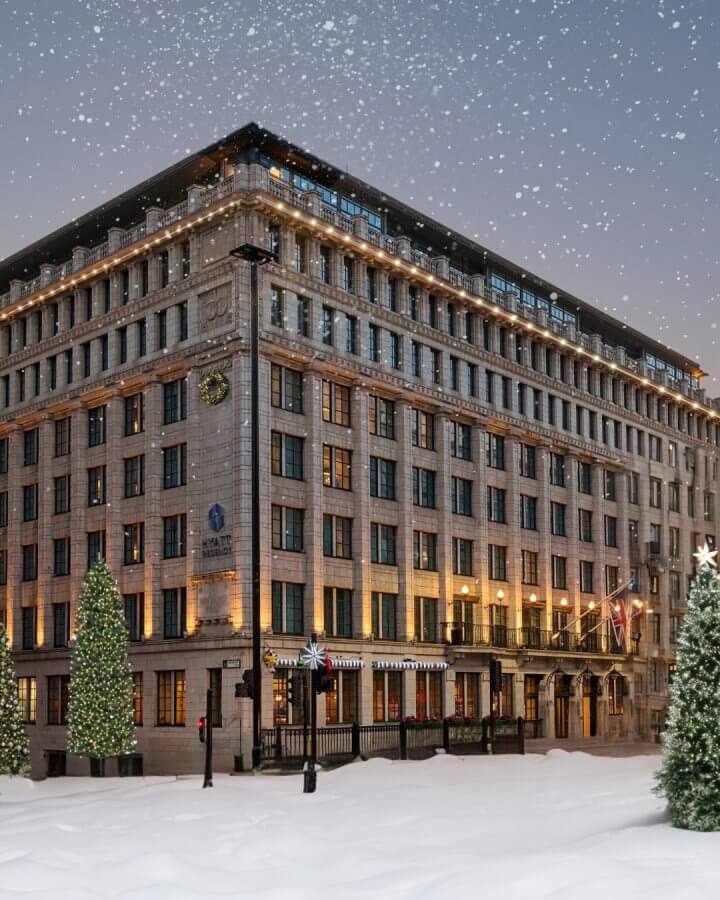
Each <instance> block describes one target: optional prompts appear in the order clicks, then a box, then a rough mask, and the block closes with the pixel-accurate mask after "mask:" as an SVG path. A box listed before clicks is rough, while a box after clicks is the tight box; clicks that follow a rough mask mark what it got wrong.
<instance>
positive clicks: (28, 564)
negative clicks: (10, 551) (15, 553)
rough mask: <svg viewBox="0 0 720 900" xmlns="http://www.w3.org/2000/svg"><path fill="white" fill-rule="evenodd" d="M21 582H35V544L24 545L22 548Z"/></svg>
mask: <svg viewBox="0 0 720 900" xmlns="http://www.w3.org/2000/svg"><path fill="white" fill-rule="evenodd" d="M22 580H23V581H36V580H37V544H25V545H24V546H23V548H22Z"/></svg>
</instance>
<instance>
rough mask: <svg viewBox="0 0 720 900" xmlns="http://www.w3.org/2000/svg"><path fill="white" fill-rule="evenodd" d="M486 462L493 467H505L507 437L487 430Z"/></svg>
mask: <svg viewBox="0 0 720 900" xmlns="http://www.w3.org/2000/svg"><path fill="white" fill-rule="evenodd" d="M485 462H486V464H487V465H488V466H489V468H491V469H504V468H505V438H504V437H502V435H499V434H493V433H492V432H490V431H486V432H485Z"/></svg>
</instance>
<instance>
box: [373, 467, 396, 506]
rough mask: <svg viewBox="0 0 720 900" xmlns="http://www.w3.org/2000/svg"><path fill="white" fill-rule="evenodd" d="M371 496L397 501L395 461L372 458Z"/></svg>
mask: <svg viewBox="0 0 720 900" xmlns="http://www.w3.org/2000/svg"><path fill="white" fill-rule="evenodd" d="M370 496H371V497H379V498H381V499H383V500H395V499H396V494H395V462H394V460H391V459H380V458H379V457H377V456H371V457H370Z"/></svg>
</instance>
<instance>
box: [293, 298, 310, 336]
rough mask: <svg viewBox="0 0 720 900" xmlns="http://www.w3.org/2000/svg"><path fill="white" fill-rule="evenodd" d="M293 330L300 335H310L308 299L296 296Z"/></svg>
mask: <svg viewBox="0 0 720 900" xmlns="http://www.w3.org/2000/svg"><path fill="white" fill-rule="evenodd" d="M295 313H296V319H295V332H296V333H297V334H298V335H299V336H300V337H310V299H309V298H308V297H301V296H298V298H297V300H296V302H295Z"/></svg>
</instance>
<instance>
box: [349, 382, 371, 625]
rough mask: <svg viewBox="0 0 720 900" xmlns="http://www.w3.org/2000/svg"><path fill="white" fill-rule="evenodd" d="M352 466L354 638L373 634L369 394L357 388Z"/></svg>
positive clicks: (353, 395) (353, 414)
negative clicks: (353, 507) (371, 607)
mask: <svg viewBox="0 0 720 900" xmlns="http://www.w3.org/2000/svg"><path fill="white" fill-rule="evenodd" d="M352 422H353V467H352V486H353V501H354V506H355V514H354V518H353V581H354V586H355V590H354V591H353V605H354V609H353V624H354V628H355V632H356V635H355V636H356V637H363V638H364V637H367V636H368V635H369V634H370V632H371V631H372V616H371V610H370V594H371V574H370V477H369V463H368V459H369V457H368V441H369V437H368V425H367V423H368V395H367V393H366V392H365V391H364V390H362V389H361V388H359V387H354V388H353V390H352Z"/></svg>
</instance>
